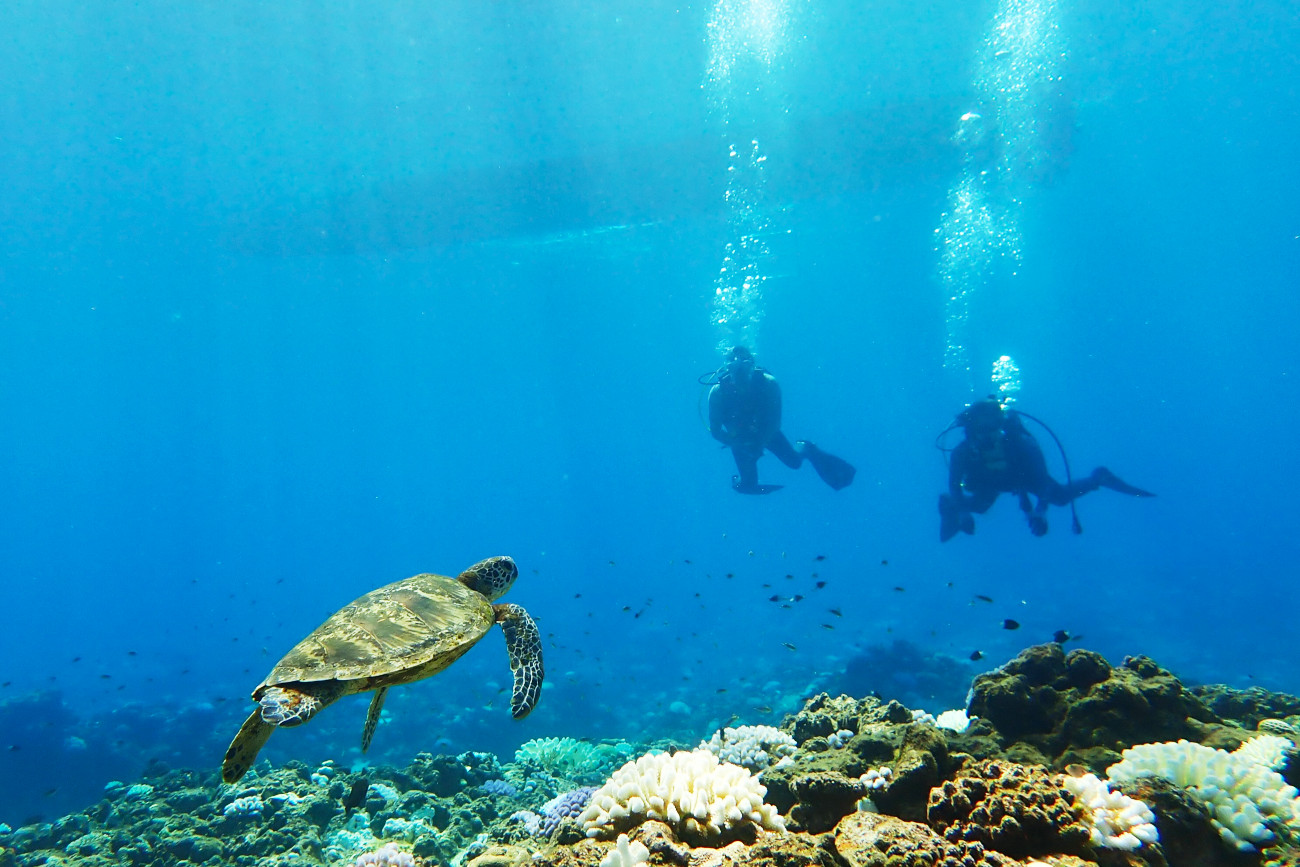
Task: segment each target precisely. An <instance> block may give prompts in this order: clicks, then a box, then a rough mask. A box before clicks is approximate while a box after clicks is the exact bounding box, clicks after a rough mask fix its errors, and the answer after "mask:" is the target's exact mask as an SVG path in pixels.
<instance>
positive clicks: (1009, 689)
mask: <svg viewBox="0 0 1300 867" xmlns="http://www.w3.org/2000/svg"><path fill="white" fill-rule="evenodd" d="M970 713H971V715H972V716H978V717H981V718H982V719H983V720H985V721H987V722H988V723H991V724H992V726H993V727H994V729H995V730H996V734H997V736H998V738H999V741H1000V744H1001V747H1002V748H1003V750H1010V749H1012V748H1013V747H1015V746H1017V745H1019V749H1020V755H1019V756H1018V757H1019V758H1022V759H1028V758H1033V757H1036V756H1042V757H1043V759H1044V760H1046V762H1047V763H1048V764H1050V765H1051V766H1052V767H1054V768H1057V769H1060V768H1062V767H1064V765H1066V764H1069V763H1071V762H1079V763H1081V764H1086V765H1088V766H1089V767H1090V768H1092V769H1093V770H1097V771H1100V770H1102V769H1103V768H1104V766H1105V765H1106V764H1109V763H1111V762H1114V761H1116V760H1117V759H1118V758H1119V753H1120V751H1122V750H1124V749H1126V748H1128V747H1130V746H1133V745H1134V744H1139V743H1152V742H1159V741H1168V740H1178V739H1180V738H1185V739H1187V740H1190V741H1195V742H1198V743H1199V742H1201V741H1202V740H1204V739H1205V738H1206V737H1208V736H1210V735H1212V734H1214V733H1215V732H1216V731H1217V730H1218V729H1219V727H1221V726H1222V723H1223V721H1222V720H1221V719H1220V718H1219V717H1218V716H1216V715H1215V713H1214V712H1213V711H1211V710H1210V709H1209V708H1208V707H1206V705H1205V704H1204V703H1203V702H1202V701H1201V700H1200V699H1199V698H1198V697H1197V696H1196V694H1194V693H1193V692H1191V691H1190V690H1187V689H1184V688H1183V685H1182V684H1181V683H1180V682H1179V680H1178V678H1176V677H1174V676H1173V675H1172V674H1170V673H1169V672H1168V671H1165V670H1164V669H1162V668H1160V666H1158V665H1156V664H1155V663H1154V662H1153V661H1152V660H1150V659H1149V658H1147V657H1145V656H1136V657H1128V658H1126V659H1125V660H1124V664H1123V665H1122V666H1120V667H1118V668H1112V667H1111V666H1110V665H1109V663H1107V662H1106V660H1105V659H1104V658H1102V657H1101V656H1100V655H1099V654H1096V653H1093V652H1091V651H1088V650H1074V651H1071V652H1070V653H1069V654H1066V653H1065V650H1064V649H1063V648H1062V647H1061V645H1059V644H1056V643H1051V644H1040V645H1037V646H1034V647H1030V648H1028V649H1026V650H1024V651H1022V652H1021V653H1020V655H1019V656H1017V657H1016V658H1015V659H1013V660H1011V661H1010V662H1008V663H1007V664H1006V665H1004V666H1002V667H1001V668H999V669H997V670H995V671H991V672H988V673H986V674H982V675H980V676H979V677H977V678H975V684H974V687H973V690H972V697H971V702H970ZM954 744H956V745H960V748H962V749H964V750H966V751H968V752H971V753H972V754H974V755H976V756H980V757H988V755H989V754H988V753H987V752H985V750H986V749H987V747H986V746H985V747H983V748H981V745H980V743H979V741H978V740H977V739H968V740H962V739H961V738H960V737H959V738H957V739H955V740H954Z"/></svg>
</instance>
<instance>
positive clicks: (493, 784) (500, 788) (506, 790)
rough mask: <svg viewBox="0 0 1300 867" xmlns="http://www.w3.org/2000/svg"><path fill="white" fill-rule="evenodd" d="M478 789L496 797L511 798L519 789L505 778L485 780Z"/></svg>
mask: <svg viewBox="0 0 1300 867" xmlns="http://www.w3.org/2000/svg"><path fill="white" fill-rule="evenodd" d="M479 789H480V790H482V791H484V792H486V793H487V794H489V795H493V796H495V797H498V798H513V797H514V796H515V795H517V794H519V790H518V789H516V788H515V787H514V786H512V785H510V783H508V782H506V781H505V780H487V781H486V782H484V783H483V785H481V786H479Z"/></svg>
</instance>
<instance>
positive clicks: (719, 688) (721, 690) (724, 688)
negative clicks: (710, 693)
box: [714, 686, 727, 695]
mask: <svg viewBox="0 0 1300 867" xmlns="http://www.w3.org/2000/svg"><path fill="white" fill-rule="evenodd" d="M726 691H727V688H726V687H725V686H720V687H718V688H717V689H715V690H714V692H716V693H717V694H718V695H722V694H723V693H724V692H726Z"/></svg>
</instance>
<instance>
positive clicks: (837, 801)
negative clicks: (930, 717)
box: [763, 694, 952, 833]
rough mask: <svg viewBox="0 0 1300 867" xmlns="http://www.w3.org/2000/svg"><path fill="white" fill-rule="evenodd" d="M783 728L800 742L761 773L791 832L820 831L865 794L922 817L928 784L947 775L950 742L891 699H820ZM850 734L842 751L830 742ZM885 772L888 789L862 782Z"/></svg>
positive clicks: (895, 809)
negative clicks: (887, 772) (867, 776)
mask: <svg viewBox="0 0 1300 867" xmlns="http://www.w3.org/2000/svg"><path fill="white" fill-rule="evenodd" d="M782 728H783V729H785V730H786V731H788V732H789V733H790V734H791V735H792V737H793V738H794V740H795V743H797V744H798V745H799V750H798V751H797V752H796V753H795V754H794V755H793V756H791V757H790V761H788V762H787V763H785V764H783V765H782V766H780V767H774V768H771V769H769V770H767V771H766V772H764V774H763V782H764V784H765V785H766V786H767V787H768V795H767V800H768V801H769V802H770V803H772V804H774V805H776V807H777V809H779V810H781V811H782V812H786V813H788V814H789V816H790V821H791V828H792V829H795V830H806V831H811V832H813V833H821V832H823V831H826V830H829V829H830V828H832V827H834V826H835V823H836V822H838V821H839V820H840V819H841V818H843V817H844V816H846V815H848V814H849V813H851V812H852V811H853V810H854V809H855V808H856V803H857V801H858V799H860V798H863V797H866V796H870V797H871V799H872V800H873V801H874V802H876V803H877V804H878V805H879V806H880V808H881V809H882V810H884V811H885V812H888V813H893V814H896V815H900V816H904V817H906V818H910V819H922V818H924V816H925V800H926V796H927V795H928V794H929V791H930V787H931V786H934V785H936V784H937V783H939V782H940V781H941V780H942V779H943V778H944V776H945V775H946V774H947V773H949V772H950V771H951V770H952V763H951V761H950V760H949V756H948V745H947V741H946V739H945V738H944V735H943V734H942V732H940V731H939V730H938V729H936V728H935V727H934V726H933V725H929V724H926V723H918V722H913V720H912V712H911V711H909V710H908V709H907V708H905V707H903V706H902V705H901V704H899V703H898V702H895V701H891V702H883V701H881V700H880V699H877V698H865V699H854V698H850V697H849V696H843V695H842V696H837V697H834V698H832V697H831V696H828V695H825V694H822V695H818V696H815V697H813V698H811V699H809V700H808V701H807V702H806V703H805V704H804V707H803V708H802V709H801V710H800V711H799V712H798V713H796V714H795V715H794V716H792V717H790V718H788V719H787V720H786V722H785V725H783V726H782ZM837 732H848V733H849V734H848V736H846V738H845V739H844V745H843V747H842V748H840V749H835V748H833V747H832V746H831V743H830V740H829V738H830V737H831V736H832V735H834V734H836V733H837ZM881 768H888V769H889V770H890V774H891V778H890V782H889V785H888V786H884V787H881V788H874V787H868V786H866V785H864V784H863V783H862V781H861V777H862V776H863V775H864V774H866V773H868V772H869V771H872V770H877V771H878V770H879V769H881Z"/></svg>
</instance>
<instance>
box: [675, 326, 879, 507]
mask: <svg viewBox="0 0 1300 867" xmlns="http://www.w3.org/2000/svg"><path fill="white" fill-rule="evenodd" d="M706 376H707V375H706ZM701 381H702V382H703V383H704V384H706V385H712V386H713V388H711V389H709V432H710V433H711V434H713V438H714V439H715V440H717V441H718V442H720V443H722V444H723V445H724V446H726V447H727V448H729V449H731V454H732V456H733V457H734V458H735V459H736V469H737V470H738V471H739V475H735V476H732V477H731V487H732V488H733V489H734V490H736V491H738V492H740V493H742V494H770V493H772V492H773V491H778V490H780V489H781V488H782V487H784V486H783V485H761V484H759V482H758V459H759V458H761V457H762V456H763V452H764V451H770V452H771V453H772V454H774V455H776V456H777V459H779V460H780V461H781V463H783V464H785V465H786V466H787V467H790V468H791V469H796V470H797V469H799V467H801V466H802V465H803V462H804V461H805V460H807V461H808V462H809V463H810V464H812V465H813V469H814V470H816V471H817V475H819V476H821V479H822V481H823V482H825V483H826V484H828V485H830V486H831V487H832V488H834V489H835V490H837V491H838V490H840V489H842V488H847V487H848V486H849V485H850V484H851V483H852V482H853V476H854V474H855V473H856V472H857V471H856V470H855V469H854V468H853V466H852V465H851V464H849V462H848V461H846V460H844V459H843V458H837V457H836V456H835V455H832V454H828V453H827V452H824V451H822V450H821V449H819V448H818V447H817V446H815V445H813V444H812V443H810V442H805V441H802V440H800V441H799V442H797V443H795V444H794V445H791V444H790V441H789V440H788V439H786V436H785V434H783V433H781V386H780V385H778V384H777V381H776V377H774V376H773V375H772V374H770V373H768V372H767V371H766V370H764V369H762V368H761V367H755V366H754V356H753V353H751V352H750V351H749V350H748V349H746V348H745V347H743V346H737V347H735V348H733V349H732V350H731V351H730V352H729V353H728V354H727V362H726V364H724V365H723V367H722V368H721V369H720V370H719V371H718V372H717V374H716V378H713V377H708V378H702V380H701Z"/></svg>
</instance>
